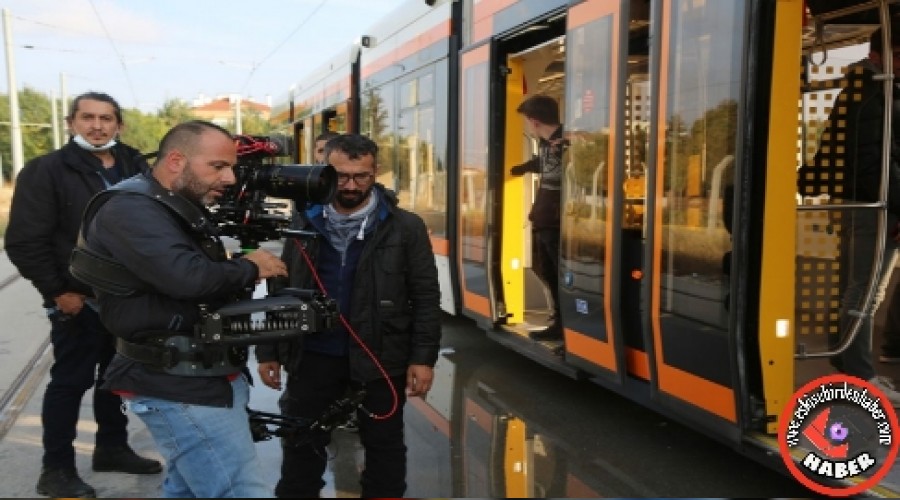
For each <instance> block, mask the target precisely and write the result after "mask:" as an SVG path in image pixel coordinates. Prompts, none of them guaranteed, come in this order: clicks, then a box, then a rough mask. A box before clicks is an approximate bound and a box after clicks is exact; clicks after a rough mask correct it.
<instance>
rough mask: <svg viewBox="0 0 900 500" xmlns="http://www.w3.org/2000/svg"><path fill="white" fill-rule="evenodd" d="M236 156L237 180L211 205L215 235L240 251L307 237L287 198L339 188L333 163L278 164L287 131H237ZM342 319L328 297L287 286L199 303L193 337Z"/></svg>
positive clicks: (265, 336) (256, 333) (286, 331)
mask: <svg viewBox="0 0 900 500" xmlns="http://www.w3.org/2000/svg"><path fill="white" fill-rule="evenodd" d="M235 141H236V142H237V156H238V162H237V164H236V165H235V166H234V169H233V170H234V176H235V179H236V182H235V183H234V184H233V185H232V186H230V187H229V188H228V189H227V190H226V191H225V193H224V194H223V196H222V197H221V198H220V200H219V203H218V204H217V205H216V206H214V207H212V208H211V209H210V212H211V214H212V217H211V219H212V222H213V223H214V224H215V225H216V226H218V229H219V232H220V234H222V235H223V236H231V237H233V238H236V239H237V240H238V241H239V242H240V247H241V249H242V250H252V249H255V248H258V247H259V243H260V242H262V241H267V240H275V239H279V238H281V237H282V236H283V235H290V236H311V234H307V233H306V232H304V231H295V230H291V229H288V228H287V226H288V225H289V224H290V221H291V211H290V210H291V209H290V206H289V204H288V203H282V202H272V201H270V200H269V198H283V199H288V200H292V201H293V202H294V204H295V206H296V209H298V210H300V209H302V208H303V207H305V206H306V205H307V204H308V203H316V204H321V203H329V202H330V201H331V199H332V198H334V194H335V192H336V190H337V175H336V173H335V170H334V167H332V166H331V165H294V164H282V163H277V162H276V159H277V158H281V157H286V156H287V155H288V153H287V151H289V150H290V144H289V140H288V138H287V137H284V136H271V137H261V136H252V135H238V136H235ZM338 318H339V313H338V310H337V304H336V302H335V301H334V300H333V299H330V298H328V297H326V296H325V295H324V294H322V293H319V292H316V291H314V290H300V289H295V288H286V289H282V290H279V291H278V292H276V293H273V294H269V295H268V296H267V297H264V298H258V299H250V298H247V299H245V300H240V301H237V302H233V303H231V304H228V305H226V306H224V307H221V308H219V309H216V310H215V311H209V310H206V309H204V310H202V311H201V318H200V323H199V324H198V325H197V326H196V327H195V337H196V338H197V339H198V340H200V341H201V342H204V343H212V344H231V345H242V344H258V343H262V342H269V341H278V340H282V339H286V338H291V337H295V336H297V335H302V334H306V333H316V332H322V331H327V330H328V329H330V328H332V326H333V324H334V322H335V321H337V319H338Z"/></svg>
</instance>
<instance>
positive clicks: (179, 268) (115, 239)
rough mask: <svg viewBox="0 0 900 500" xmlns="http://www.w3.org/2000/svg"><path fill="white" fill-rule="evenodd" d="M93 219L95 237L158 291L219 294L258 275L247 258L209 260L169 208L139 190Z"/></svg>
mask: <svg viewBox="0 0 900 500" xmlns="http://www.w3.org/2000/svg"><path fill="white" fill-rule="evenodd" d="M126 214H127V215H126ZM94 220H95V221H96V225H95V226H94V227H93V228H92V231H91V232H92V236H91V239H94V238H96V241H98V242H100V243H101V244H102V246H103V247H104V248H106V249H107V250H108V251H109V253H110V254H111V257H113V258H114V259H115V260H116V261H118V262H120V263H121V264H123V265H124V266H125V267H126V268H128V270H129V271H131V272H132V273H134V274H135V275H136V276H137V277H138V278H139V279H141V280H142V281H144V282H145V283H147V284H149V285H150V287H152V288H153V289H154V290H155V291H156V293H158V294H160V295H165V296H167V297H171V298H174V299H184V300H193V299H207V298H213V297H219V296H222V295H226V294H229V293H234V292H239V291H241V290H242V289H243V288H245V287H247V286H250V285H252V284H253V282H254V281H255V280H256V278H257V276H258V275H259V270H258V269H257V268H256V265H255V264H253V263H252V262H250V261H249V260H246V259H232V260H227V261H224V262H215V261H213V260H211V259H209V258H208V257H207V256H206V255H205V254H204V253H203V252H202V251H201V250H199V249H198V247H197V245H196V243H195V242H194V241H193V240H192V239H191V238H190V236H189V235H188V234H187V233H186V231H185V230H184V228H182V226H181V224H180V223H179V222H178V221H177V220H176V219H175V218H174V216H173V215H171V214H170V213H169V212H168V210H167V209H166V208H165V207H163V206H162V205H161V204H159V203H156V202H155V201H153V200H151V199H149V198H145V197H143V196H141V195H133V194H122V195H118V196H114V197H113V199H111V200H110V201H108V202H107V203H106V204H105V205H104V206H103V207H102V208H101V209H100V212H98V214H97V216H96V217H95V219H94Z"/></svg>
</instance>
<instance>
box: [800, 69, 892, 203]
mask: <svg viewBox="0 0 900 500" xmlns="http://www.w3.org/2000/svg"><path fill="white" fill-rule="evenodd" d="M877 73H880V70H879V69H878V68H876V67H875V66H874V65H873V64H872V63H871V62H870V61H869V60H868V59H863V60H861V61H857V62H855V63H853V64H851V65H850V66H849V67H848V68H847V75H846V77H845V79H846V81H847V84H846V87H845V88H844V90H843V91H842V92H841V94H840V96H838V98H837V100H836V101H835V103H834V106H833V107H832V111H831V114H830V115H829V117H828V123H829V124H830V125H829V128H828V129H827V130H826V131H825V132H824V133H823V134H822V141H821V144H820V145H819V149H818V151H817V152H816V156H815V158H814V160H813V165H814V167H813V168H812V169H810V168H808V167H804V168H803V169H801V172H800V175H799V176H798V187H799V192H800V193H801V194H804V195H813V194H819V193H828V194H830V195H832V196H834V197H836V198H841V199H845V200H853V201H860V202H875V201H878V197H879V189H880V185H881V183H880V179H881V158H882V131H883V130H884V83H883V82H882V81H881V80H876V79H875V75H876V74H877ZM898 99H900V92H898V91H897V90H895V91H894V103H895V104H894V109H893V110H892V113H893V117H892V127H893V134H892V138H891V147H890V167H889V171H888V211H889V212H890V213H892V214H894V215H897V216H900V140H898V137H900V113H898V112H897V111H898V110H897V105H898V103H900V100H898ZM825 173H827V174H828V175H827V176H826V175H824V174H825ZM819 176H821V177H819ZM808 177H811V178H812V180H811V179H810V178H808ZM841 179H842V180H841ZM837 186H840V189H839V190H838V189H836V187H837Z"/></svg>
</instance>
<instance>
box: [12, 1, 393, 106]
mask: <svg viewBox="0 0 900 500" xmlns="http://www.w3.org/2000/svg"><path fill="white" fill-rule="evenodd" d="M401 3H402V0H249V1H243V2H237V1H234V0H0V8H3V9H6V10H7V11H8V13H9V26H10V33H11V35H12V43H11V47H12V61H13V73H14V75H15V86H16V88H18V89H19V90H22V89H24V88H25V87H30V88H32V89H35V90H37V91H39V92H43V93H45V94H47V95H50V94H51V92H55V93H56V95H57V96H60V95H61V94H62V93H63V87H65V94H66V95H67V96H68V97H69V98H71V97H73V96H75V95H77V94H80V93H82V92H86V91H100V92H106V93H108V94H110V95H112V96H113V97H114V98H115V99H116V100H117V101H119V104H120V105H122V106H123V107H125V108H137V109H140V110H141V111H144V112H154V111H156V110H157V109H159V107H161V106H162V105H163V103H164V102H166V101H167V100H170V99H182V100H185V101H186V102H188V103H191V102H192V101H193V100H194V99H197V98H198V97H199V96H200V95H201V94H202V95H205V96H207V97H216V96H222V95H229V94H240V95H241V96H243V98H244V99H248V98H249V99H252V100H254V101H257V102H263V103H265V102H266V101H267V97H268V96H271V99H272V100H274V101H276V102H277V101H278V100H279V99H281V98H284V96H285V95H286V94H287V90H288V88H289V87H290V86H291V84H293V83H295V82H296V81H298V80H300V79H301V77H302V76H303V75H304V74H305V73H306V72H308V71H310V70H313V69H316V68H318V67H319V66H321V65H322V64H324V63H325V62H327V61H329V60H331V59H332V58H334V57H336V56H338V55H339V54H341V53H344V51H345V49H346V51H347V52H346V53H347V54H349V46H350V44H351V43H352V42H353V41H354V40H356V39H358V37H359V36H360V35H363V34H365V31H366V29H367V28H369V27H371V26H373V25H374V24H375V23H376V22H377V21H379V20H381V19H382V18H384V17H386V15H387V14H388V13H390V12H391V11H392V10H394V9H395V8H396V7H398V6H399V5H400V4H401ZM6 35H7V34H6V33H5V29H4V36H5V38H4V40H7V39H8V38H9V37H8V36H6ZM6 45H7V44H6V42H4V49H5V50H4V60H3V66H2V74H3V79H2V82H0V92H2V93H4V94H7V93H8V92H9V88H10V84H9V70H8V68H9V61H8V60H7V57H6V54H7V53H8V49H7V48H6Z"/></svg>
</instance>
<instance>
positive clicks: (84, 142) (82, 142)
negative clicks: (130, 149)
mask: <svg viewBox="0 0 900 500" xmlns="http://www.w3.org/2000/svg"><path fill="white" fill-rule="evenodd" d="M73 139H74V140H75V144H78V146H80V147H81V149H84V150H86V151H90V152H92V153H99V152H101V151H106V150H108V149H110V148H112V147H113V146H115V145H116V140H115V139H110V140H109V142H107V143H106V144H104V145H102V146H94V145H93V144H91V143H89V142H88V141H87V139H85V138H84V137H82V136H81V134H78V135H76V136H75V137H74V138H73Z"/></svg>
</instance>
